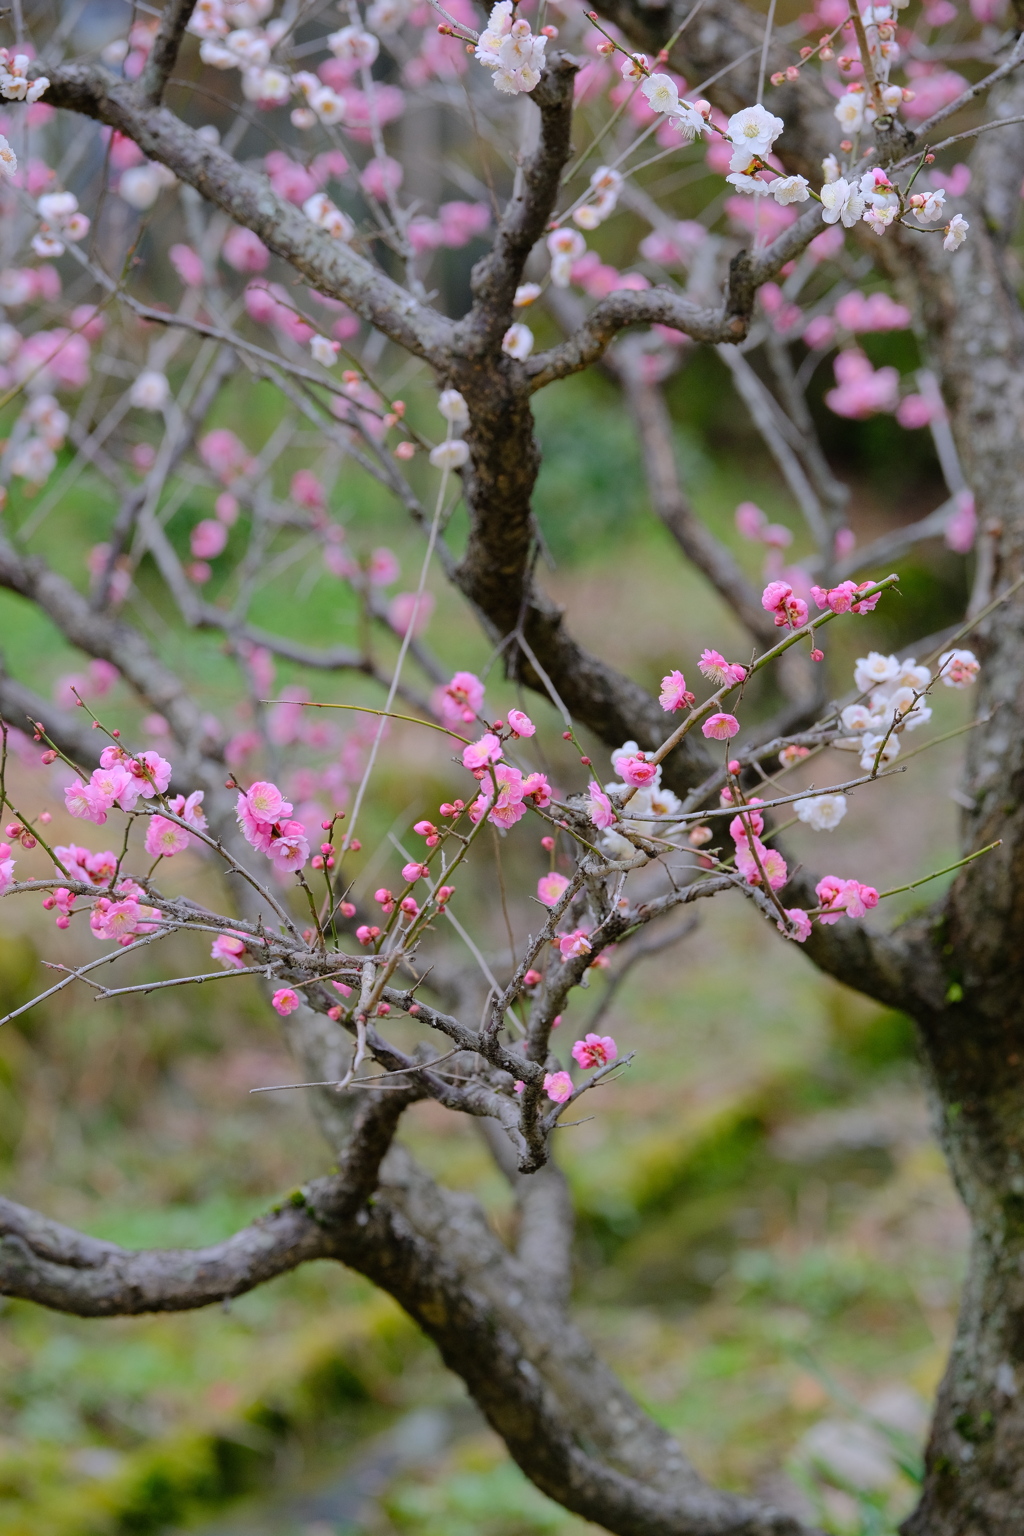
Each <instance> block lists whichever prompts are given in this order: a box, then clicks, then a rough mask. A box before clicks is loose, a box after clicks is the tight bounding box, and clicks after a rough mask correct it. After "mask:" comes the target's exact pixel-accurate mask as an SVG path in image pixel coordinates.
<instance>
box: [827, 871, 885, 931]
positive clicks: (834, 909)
mask: <svg viewBox="0 0 1024 1536" xmlns="http://www.w3.org/2000/svg"><path fill="white" fill-rule="evenodd" d="M814 891H815V895H816V896H817V898H818V900H819V901H820V903H821V905H822V907H823V908H824V909H825V910H824V911H823V912H822V913H821V915H820V916H819V918H818V921H819V922H820V923H825V924H828V923H837V922H838V921H839V919H840V918H841V917H842V915H843V913H844V912H846V914H847V915H848V916H849V917H863V916H864V914H865V912H867V911H868V910H869V909H870V908H871V907H877V905H878V892H877V891H876V890H875V888H874V886H873V885H861V883H860V881H859V880H842V879H840V878H839V877H838V876H837V875H825V876H824V878H823V879H821V880H819V881H818V883H817V885H816V886H815V887H814Z"/></svg>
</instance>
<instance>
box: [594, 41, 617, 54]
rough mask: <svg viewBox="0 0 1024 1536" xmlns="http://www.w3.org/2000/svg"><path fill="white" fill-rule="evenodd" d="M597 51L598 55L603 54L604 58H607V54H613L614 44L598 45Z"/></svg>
mask: <svg viewBox="0 0 1024 1536" xmlns="http://www.w3.org/2000/svg"><path fill="white" fill-rule="evenodd" d="M597 51H598V53H603V54H604V55H605V57H606V58H607V56H608V54H610V53H614V52H615V44H614V43H607V42H606V43H598V45H597Z"/></svg>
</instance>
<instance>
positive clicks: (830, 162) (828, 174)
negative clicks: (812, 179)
mask: <svg viewBox="0 0 1024 1536" xmlns="http://www.w3.org/2000/svg"><path fill="white" fill-rule="evenodd" d="M821 174H822V176H824V178H825V180H826V181H838V180H839V161H838V160H837V159H836V157H835V155H826V156H825V158H824V160H823V161H822V162H821Z"/></svg>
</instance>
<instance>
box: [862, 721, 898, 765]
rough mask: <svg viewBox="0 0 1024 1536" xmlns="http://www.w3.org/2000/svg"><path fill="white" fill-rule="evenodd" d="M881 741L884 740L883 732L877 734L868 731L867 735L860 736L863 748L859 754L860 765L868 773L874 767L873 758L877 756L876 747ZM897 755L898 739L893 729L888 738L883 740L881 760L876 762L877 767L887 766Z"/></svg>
mask: <svg viewBox="0 0 1024 1536" xmlns="http://www.w3.org/2000/svg"><path fill="white" fill-rule="evenodd" d="M883 741H885V733H884V732H882V733H880V734H879V735H877V736H876V735H874V734H870V733H869V734H868V735H867V736H863V737H861V747H862V748H863V750H862V752H861V755H860V765H861V767H862V768H863V770H864V772H865V773H870V772H871V771H872V769H873V768H874V766H875V758H876V757H878V749H879V747H881V745H882V742H883ZM899 755H900V739H899V737H898V736H897V735H896V732H895V731H893V733H892V735H891V736H890V737H889V740H888V741H886V742H885V747H884V748H883V750H882V756H881V760H880V761H879V764H878V766H879V768H887V767H888V766H889V764H890V763H891V762H893V761H894V760H895V759H896V758H897V757H899Z"/></svg>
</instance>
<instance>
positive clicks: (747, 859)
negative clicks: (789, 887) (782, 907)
mask: <svg viewBox="0 0 1024 1536" xmlns="http://www.w3.org/2000/svg"><path fill="white" fill-rule="evenodd" d="M755 855H756V857H755ZM758 862H760V865H761V869H758V867H757V866H758ZM736 868H737V869H738V870H739V872H740V874H741V875H742V876H743V878H744V880H746V882H747V884H748V885H760V884H761V870H762V869H763V870H764V873H765V878H766V879H767V881H768V884H769V885H770V886H771V888H772V890H773V891H778V890H781V889H782V887H783V886H784V885H785V883H786V881H787V880H788V879H789V871H788V870H787V868H786V861H785V859H784V858H783V857H782V854H781V853H780V852H779V850H778V849H777V848H766V847H765V845H764V843H762V842H761V840H760V838H757V837H755V838H754V841H753V844H752V845H751V844H750V843H749V842H748V843H740V844H737V847H736Z"/></svg>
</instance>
